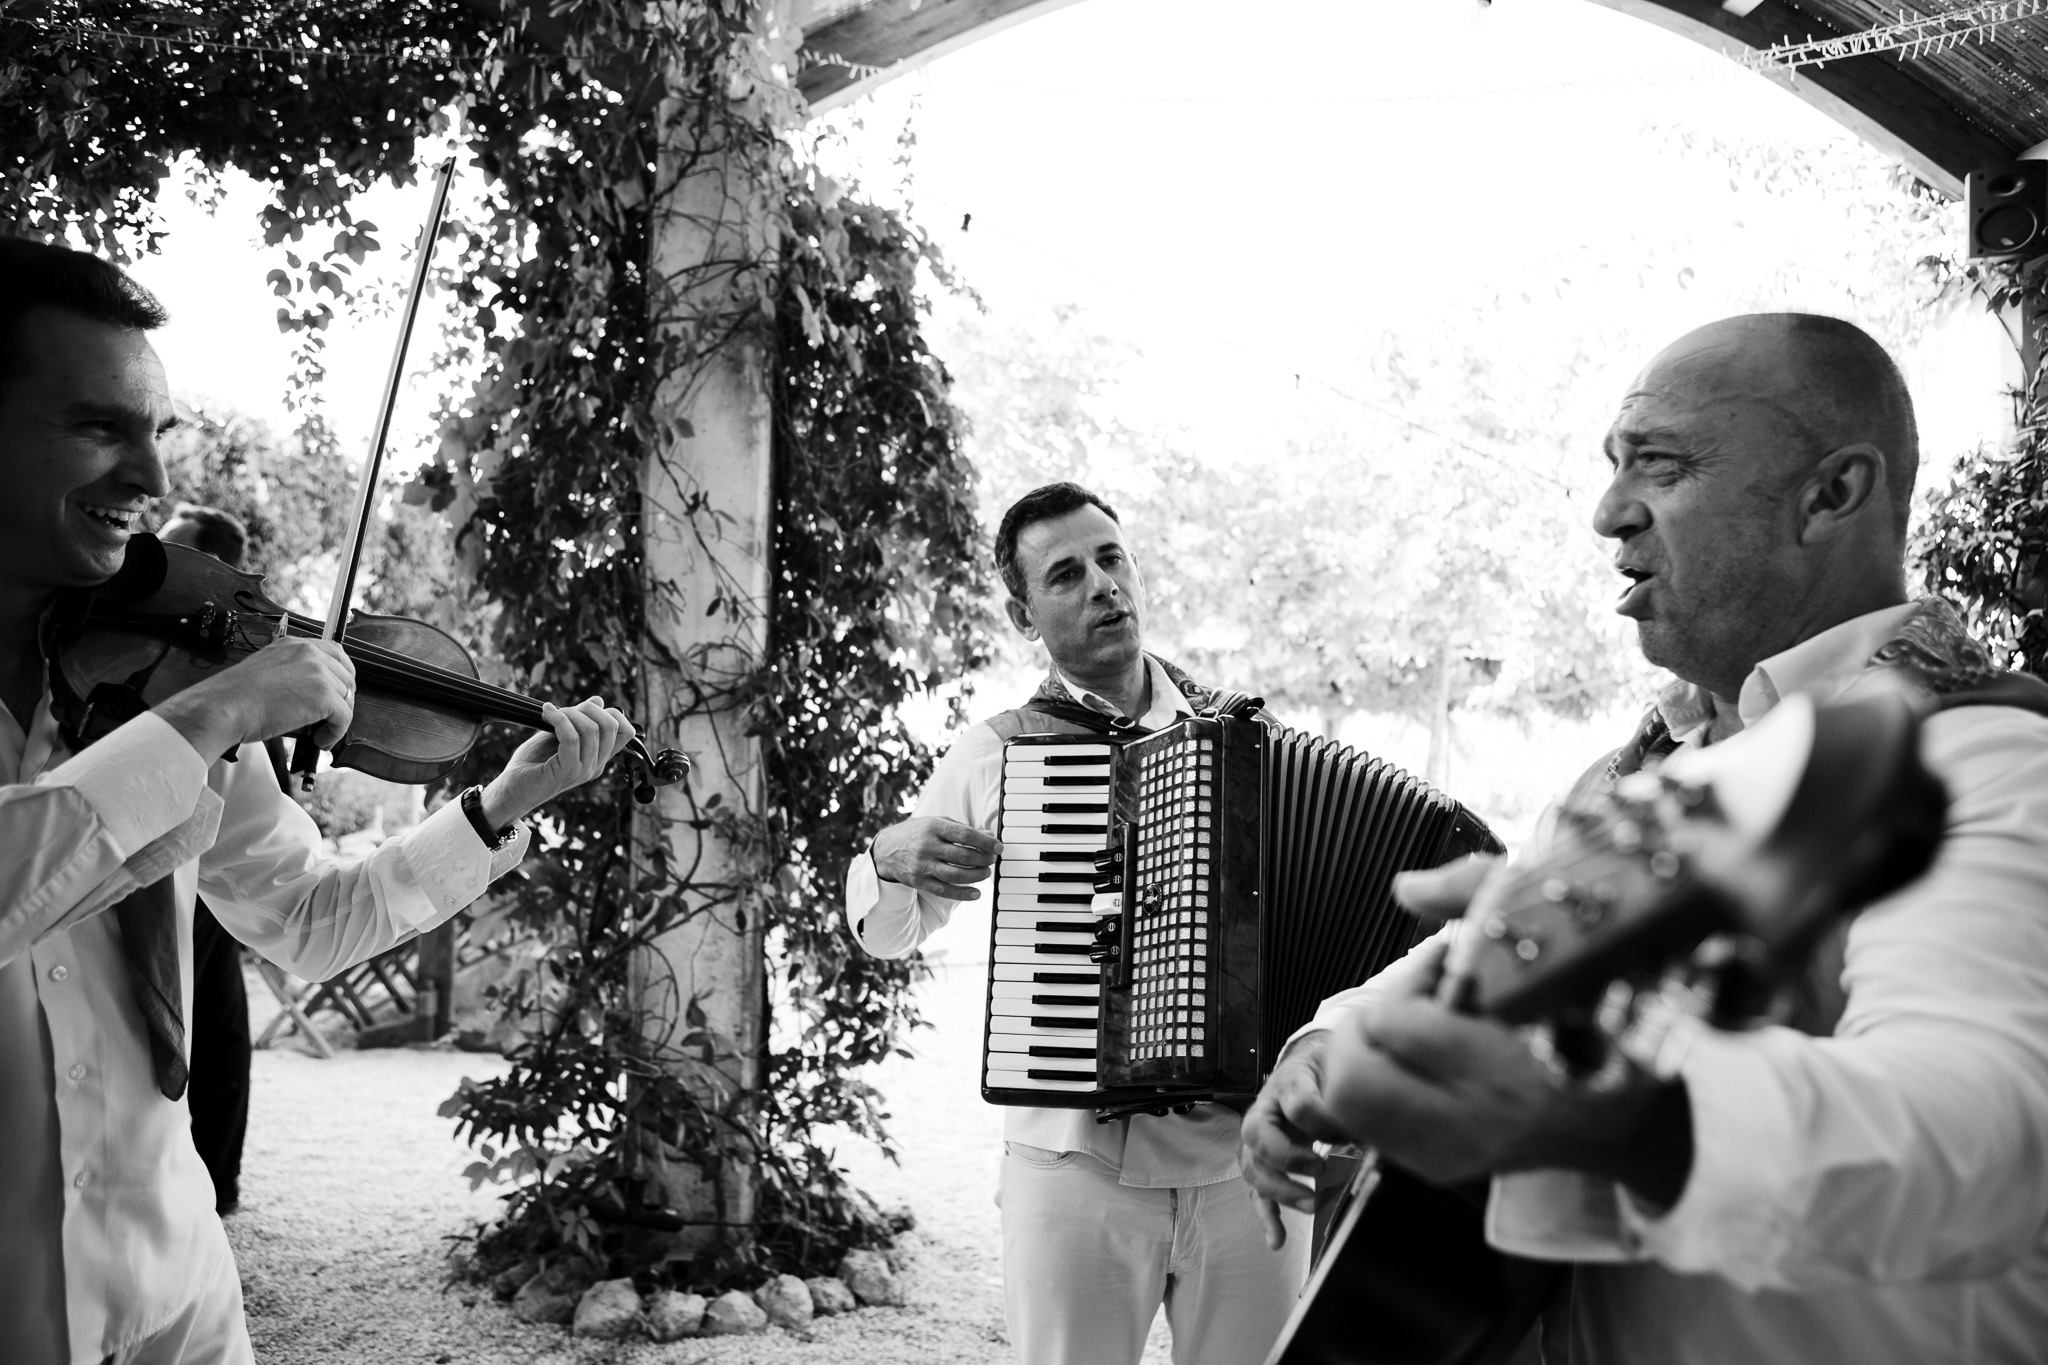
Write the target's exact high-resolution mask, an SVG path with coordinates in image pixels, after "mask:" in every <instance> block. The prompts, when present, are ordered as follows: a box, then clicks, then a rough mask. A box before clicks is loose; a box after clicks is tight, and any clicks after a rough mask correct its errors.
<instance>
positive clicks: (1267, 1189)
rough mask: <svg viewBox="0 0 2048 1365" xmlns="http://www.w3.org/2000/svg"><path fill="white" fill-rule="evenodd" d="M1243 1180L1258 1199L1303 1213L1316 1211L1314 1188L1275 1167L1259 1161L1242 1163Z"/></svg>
mask: <svg viewBox="0 0 2048 1365" xmlns="http://www.w3.org/2000/svg"><path fill="white" fill-rule="evenodd" d="M1239 1164H1240V1166H1241V1167H1242V1168H1243V1171H1244V1179H1245V1183H1246V1184H1247V1185H1250V1186H1251V1187H1252V1189H1253V1190H1254V1191H1256V1192H1257V1194H1258V1197H1259V1198H1261V1199H1265V1200H1270V1201H1271V1202H1273V1203H1276V1204H1284V1205H1286V1206H1287V1207H1288V1208H1290V1209H1300V1210H1301V1211H1302V1212H1303V1213H1314V1212H1315V1211H1316V1187H1315V1186H1314V1185H1313V1184H1310V1183H1309V1182H1307V1181H1305V1180H1297V1179H1295V1178H1294V1177H1292V1176H1290V1175H1288V1174H1287V1172H1286V1171H1284V1170H1282V1169H1280V1168H1279V1167H1277V1166H1273V1165H1269V1164H1267V1163H1265V1162H1261V1161H1242V1162H1240V1163H1239Z"/></svg>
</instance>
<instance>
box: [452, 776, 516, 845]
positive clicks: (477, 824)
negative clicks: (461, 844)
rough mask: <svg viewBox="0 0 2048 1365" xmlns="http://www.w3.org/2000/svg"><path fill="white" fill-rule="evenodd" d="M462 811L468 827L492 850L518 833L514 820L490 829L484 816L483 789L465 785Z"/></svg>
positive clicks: (489, 824)
mask: <svg viewBox="0 0 2048 1365" xmlns="http://www.w3.org/2000/svg"><path fill="white" fill-rule="evenodd" d="M461 801H462V813H463V814H464V815H466V816H468V817H469V827H470V828H471V829H473V830H475V831H476V837H477V838H479V839H481V840H483V841H484V847H485V848H488V849H490V850H491V851H492V852H494V853H495V852H496V851H497V850H499V849H501V848H503V847H504V846H505V845H507V844H509V843H511V842H512V839H513V836H515V835H517V834H518V833H519V822H518V821H517V820H514V821H513V822H512V823H511V824H510V825H508V826H506V827H505V828H504V829H502V830H498V829H492V828H491V822H490V821H489V820H486V819H485V818H484V789H483V788H482V787H466V788H464V789H463V793H462V797H461Z"/></svg>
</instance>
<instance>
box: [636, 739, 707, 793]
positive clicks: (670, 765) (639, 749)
mask: <svg viewBox="0 0 2048 1365" xmlns="http://www.w3.org/2000/svg"><path fill="white" fill-rule="evenodd" d="M623 752H624V753H625V754H626V755H627V756H629V757H630V758H632V760H633V761H634V762H635V763H638V764H639V765H640V767H641V769H642V772H641V774H640V778H639V780H638V781H636V782H635V783H634V784H633V799H634V800H635V801H638V802H639V803H640V804H641V805H643V806H644V805H647V804H648V803H649V802H651V801H653V800H654V789H655V788H656V787H673V786H674V785H675V784H676V783H678V782H680V781H682V780H683V779H684V778H685V777H687V776H689V773H690V756H689V755H688V754H686V753H684V752H683V751H682V750H681V749H661V750H658V751H657V752H655V753H652V754H650V753H648V751H647V746H646V745H645V744H643V743H641V742H640V739H639V737H638V736H635V737H634V738H632V739H629V740H627V741H626V747H625V749H624V751H623Z"/></svg>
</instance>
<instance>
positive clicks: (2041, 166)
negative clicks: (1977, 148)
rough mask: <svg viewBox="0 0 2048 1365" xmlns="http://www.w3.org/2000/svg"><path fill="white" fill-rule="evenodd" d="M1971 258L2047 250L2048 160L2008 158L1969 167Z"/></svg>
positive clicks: (2017, 257) (2022, 256) (2023, 256)
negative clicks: (1975, 167)
mask: <svg viewBox="0 0 2048 1365" xmlns="http://www.w3.org/2000/svg"><path fill="white" fill-rule="evenodd" d="M1964 190H1965V197H1966V198H1967V199H1968V201H1969V208H1970V259H1971V260H1973V261H2023V260H2028V259H2031V258H2032V257H2035V256H2048V161H2007V162H2004V163H2002V164H2000V165H1996V166H1986V167H1984V168H1983V169H1982V170H1976V171H1971V172H1970V174H1969V177H1968V179H1966V180H1965V181H1964Z"/></svg>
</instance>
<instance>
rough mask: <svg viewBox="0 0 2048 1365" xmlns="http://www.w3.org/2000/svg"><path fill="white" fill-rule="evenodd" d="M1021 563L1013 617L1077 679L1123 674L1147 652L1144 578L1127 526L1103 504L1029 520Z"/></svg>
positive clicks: (1019, 551) (1020, 548)
mask: <svg viewBox="0 0 2048 1365" xmlns="http://www.w3.org/2000/svg"><path fill="white" fill-rule="evenodd" d="M1017 568H1018V571H1019V572H1020V573H1021V574H1022V575H1023V579H1024V592H1025V600H1024V601H1022V602H1019V601H1018V600H1017V599H1016V598H1014V597H1013V598H1011V599H1010V601H1009V612H1010V619H1011V620H1012V621H1014V622H1015V623H1016V625H1017V628H1018V629H1019V630H1022V631H1023V632H1024V634H1025V636H1026V637H1027V638H1029V639H1033V640H1043V641H1044V642H1045V648H1046V652H1047V653H1049V654H1051V655H1052V658H1053V662H1054V663H1056V664H1058V665H1059V666H1060V669H1061V671H1063V672H1065V673H1066V674H1067V675H1068V676H1070V677H1072V678H1073V679H1074V680H1075V681H1077V682H1081V683H1083V684H1089V683H1091V682H1093V681H1094V680H1097V679H1102V678H1113V677H1118V676H1120V675H1121V674H1123V673H1124V672H1125V671H1126V670H1128V669H1129V668H1131V667H1132V666H1133V665H1134V663H1135V662H1136V661H1137V660H1138V659H1139V658H1140V657H1141V656H1142V654H1143V652H1144V615H1145V579H1144V576H1143V575H1142V574H1140V573H1139V572H1138V562H1137V560H1135V559H1133V558H1132V557H1131V553H1130V551H1129V550H1128V549H1126V548H1125V546H1124V540H1123V528H1122V527H1121V526H1119V525H1117V523H1116V521H1115V519H1114V518H1112V517H1110V516H1108V515H1107V514H1105V513H1104V512H1103V511H1102V509H1101V508H1099V507H1079V508H1076V509H1075V510H1074V511H1071V512H1068V513H1067V514H1066V515H1064V516H1058V517H1051V518H1048V519H1047V520H1045V521H1034V522H1032V523H1031V524H1030V525H1029V526H1026V527H1025V528H1024V529H1023V530H1022V531H1020V532H1019V533H1018V535H1017Z"/></svg>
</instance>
